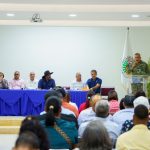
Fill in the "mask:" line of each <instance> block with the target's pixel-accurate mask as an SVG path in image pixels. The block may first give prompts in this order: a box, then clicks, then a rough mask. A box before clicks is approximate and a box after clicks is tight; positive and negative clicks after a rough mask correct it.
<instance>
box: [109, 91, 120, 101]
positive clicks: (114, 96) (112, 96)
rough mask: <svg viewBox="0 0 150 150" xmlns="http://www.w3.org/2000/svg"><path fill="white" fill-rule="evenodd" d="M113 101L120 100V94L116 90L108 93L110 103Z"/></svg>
mask: <svg viewBox="0 0 150 150" xmlns="http://www.w3.org/2000/svg"><path fill="white" fill-rule="evenodd" d="M111 100H118V94H117V92H116V91H115V90H110V91H109V92H108V101H111Z"/></svg>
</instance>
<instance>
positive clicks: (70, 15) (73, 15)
mask: <svg viewBox="0 0 150 150" xmlns="http://www.w3.org/2000/svg"><path fill="white" fill-rule="evenodd" d="M69 17H77V14H69Z"/></svg>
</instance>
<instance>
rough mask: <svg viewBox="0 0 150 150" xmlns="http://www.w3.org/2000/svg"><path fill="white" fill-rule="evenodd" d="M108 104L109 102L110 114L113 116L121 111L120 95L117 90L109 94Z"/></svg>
mask: <svg viewBox="0 0 150 150" xmlns="http://www.w3.org/2000/svg"><path fill="white" fill-rule="evenodd" d="M108 102H109V107H110V108H109V109H110V110H109V113H110V114H111V115H113V114H114V113H115V112H117V111H119V102H118V94H117V92H116V91H115V90H111V91H109V92H108Z"/></svg>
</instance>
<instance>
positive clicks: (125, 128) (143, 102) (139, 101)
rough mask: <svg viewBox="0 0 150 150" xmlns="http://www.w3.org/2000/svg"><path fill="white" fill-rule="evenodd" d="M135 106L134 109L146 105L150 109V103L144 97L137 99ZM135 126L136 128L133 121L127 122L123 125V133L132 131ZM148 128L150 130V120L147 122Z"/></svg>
mask: <svg viewBox="0 0 150 150" xmlns="http://www.w3.org/2000/svg"><path fill="white" fill-rule="evenodd" d="M133 104H134V108H135V107H136V106H138V105H144V106H146V107H147V108H148V109H149V101H148V99H147V98H146V97H143V96H140V97H138V98H136V99H135V100H134V102H133ZM133 126H134V124H133V119H132V120H126V121H125V122H124V123H123V125H122V129H121V133H124V132H127V131H129V130H130V129H132V127H133ZM147 127H148V129H150V120H149V121H148V122H147Z"/></svg>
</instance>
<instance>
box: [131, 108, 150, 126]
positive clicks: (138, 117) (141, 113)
mask: <svg viewBox="0 0 150 150" xmlns="http://www.w3.org/2000/svg"><path fill="white" fill-rule="evenodd" d="M148 116H149V112H148V109H147V107H146V106H145V105H138V106H136V107H135V109H134V116H133V123H134V124H135V125H137V124H145V125H147V122H148Z"/></svg>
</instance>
